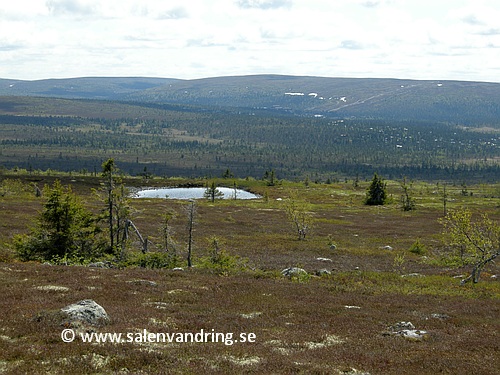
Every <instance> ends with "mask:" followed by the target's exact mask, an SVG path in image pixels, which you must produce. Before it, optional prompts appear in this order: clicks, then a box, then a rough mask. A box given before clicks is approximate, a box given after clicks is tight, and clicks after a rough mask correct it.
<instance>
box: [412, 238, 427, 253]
mask: <svg viewBox="0 0 500 375" xmlns="http://www.w3.org/2000/svg"><path fill="white" fill-rule="evenodd" d="M410 253H413V254H417V255H424V254H426V253H427V249H426V248H425V245H424V244H423V243H421V242H420V240H416V241H415V242H414V243H413V244H412V245H411V246H410Z"/></svg>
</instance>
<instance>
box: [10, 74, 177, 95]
mask: <svg viewBox="0 0 500 375" xmlns="http://www.w3.org/2000/svg"><path fill="white" fill-rule="evenodd" d="M175 81H176V80H175V79H168V78H143V77H125V78H112V77H109V78H108V77H85V78H67V79H46V80H38V81H21V80H9V79H0V95H6V96H7V95H8V96H48V97H59V98H70V99H76V98H79V99H82V98H85V99H109V100H119V99H123V97H124V96H125V95H128V94H131V93H133V92H136V91H143V90H146V89H150V88H152V87H157V86H162V85H165V84H166V83H168V82H175Z"/></svg>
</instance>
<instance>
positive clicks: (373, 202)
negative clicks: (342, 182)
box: [365, 173, 387, 206]
mask: <svg viewBox="0 0 500 375" xmlns="http://www.w3.org/2000/svg"><path fill="white" fill-rule="evenodd" d="M386 200H387V192H386V184H385V183H384V181H383V180H382V178H380V177H379V176H378V175H377V173H375V174H374V175H373V179H372V182H371V184H370V187H369V188H368V191H367V193H366V199H365V204H367V205H369V206H378V205H383V204H385V202H386Z"/></svg>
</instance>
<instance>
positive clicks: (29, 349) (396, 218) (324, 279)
mask: <svg viewBox="0 0 500 375" xmlns="http://www.w3.org/2000/svg"><path fill="white" fill-rule="evenodd" d="M16 173H17V175H16ZM16 173H5V174H4V175H3V176H2V186H3V196H2V197H1V198H0V199H1V205H2V209H1V210H0V215H1V220H0V222H1V223H2V231H1V234H0V235H1V238H0V242H1V243H2V251H1V255H2V261H3V263H2V265H1V269H0V272H1V274H2V278H1V280H2V281H1V283H2V285H1V290H2V295H3V296H4V298H3V299H2V302H1V304H2V311H3V312H4V313H3V316H2V318H1V319H2V336H1V339H0V345H1V347H2V350H1V352H2V360H1V362H0V365H1V366H2V369H3V370H4V371H7V372H11V373H46V372H54V373H55V372H57V373H75V372H76V371H77V372H79V373H110V372H117V373H127V372H132V373H141V372H143V373H161V372H165V371H167V372H168V373H198V372H199V371H201V370H202V371H203V372H205V373H231V372H232V373H235V372H236V373H283V374H285V373H325V374H326V373H349V371H351V372H350V373H356V372H353V371H354V370H353V369H356V370H358V371H359V372H358V373H362V372H365V373H370V374H401V373H415V374H417V373H418V374H435V373H450V374H466V373H471V372H473V373H475V374H492V373H494V372H495V371H496V369H497V368H498V366H499V365H500V363H499V359H498V356H497V353H498V350H499V347H498V331H499V323H498V314H499V311H500V302H499V301H500V300H499V298H500V287H499V284H498V281H497V279H496V278H494V277H492V276H494V275H498V273H499V271H500V270H499V268H498V265H496V264H494V263H493V264H490V265H489V266H488V267H487V268H486V270H485V272H484V273H483V275H482V277H481V280H480V282H479V283H477V284H472V283H468V284H466V285H463V286H461V285H460V279H459V278H458V279H457V278H455V276H458V275H464V274H466V273H467V272H469V271H470V268H469V267H459V266H457V265H456V264H455V265H451V264H448V263H446V262H444V261H443V255H445V253H446V250H447V243H446V240H445V239H444V238H443V237H442V232H443V227H442V225H440V223H439V221H438V220H439V219H440V218H441V217H442V216H443V200H442V198H443V197H442V195H443V190H442V188H443V184H437V183H424V182H415V183H414V185H413V194H414V197H415V199H416V203H417V208H416V210H414V211H411V212H403V211H402V210H401V206H400V202H399V198H400V196H401V194H402V189H401V186H400V182H398V181H388V193H389V196H390V197H391V202H390V203H389V204H387V205H384V206H366V205H364V204H363V199H364V196H365V194H366V188H367V187H368V182H365V181H360V182H359V186H357V187H355V186H353V185H354V184H353V181H352V180H349V181H347V182H342V183H335V184H315V183H308V184H304V183H303V182H300V183H297V182H287V181H281V183H280V184H277V185H276V186H268V183H266V181H259V180H253V179H247V180H237V184H238V186H240V187H242V188H246V189H248V190H250V191H252V192H255V193H257V194H259V195H261V196H262V197H263V198H262V199H259V200H251V201H244V200H217V201H215V202H214V203H211V202H209V201H206V200H199V201H197V206H198V210H197V215H196V223H195V232H194V250H193V253H194V260H193V264H194V267H193V268H192V269H190V270H188V269H187V268H186V264H185V256H186V247H187V244H186V241H187V229H186V222H187V216H186V212H185V207H186V204H187V203H186V202H183V201H175V200H165V199H134V200H131V206H132V207H133V211H132V212H133V213H132V219H133V220H134V223H135V224H136V225H137V227H138V228H140V230H141V233H142V234H143V235H145V236H148V238H149V239H150V240H151V242H152V244H154V245H156V246H154V245H151V246H150V251H153V252H154V251H158V250H161V245H160V244H161V234H160V223H161V220H162V216H163V215H164V213H165V212H166V210H173V212H175V217H174V219H173V221H172V239H173V241H174V242H175V243H176V246H177V249H178V252H179V255H180V262H181V263H180V264H179V265H180V266H182V267H184V269H185V271H172V270H169V269H147V268H141V267H127V268H111V269H95V268H89V267H84V266H77V265H72V266H64V265H52V266H50V265H44V264H39V263H21V262H19V261H17V260H16V259H15V258H14V251H13V248H12V240H11V239H12V236H13V235H14V234H16V233H26V232H27V231H28V229H29V225H30V223H33V221H34V220H35V218H36V217H37V213H38V212H39V211H40V210H41V209H42V205H43V202H44V199H45V198H44V197H38V198H37V197H35V195H34V191H33V185H32V184H33V182H36V183H37V184H38V185H39V186H40V187H41V186H43V185H44V184H52V182H53V181H54V179H56V178H58V179H60V180H61V181H62V183H63V184H71V185H72V187H73V190H74V192H75V193H76V194H78V195H79V196H80V197H81V198H82V199H83V201H84V202H85V204H86V206H88V207H90V208H91V209H92V210H94V211H95V212H98V211H99V210H100V209H102V202H100V201H99V200H97V199H96V197H95V194H93V193H92V188H99V186H100V185H99V184H100V179H99V178H95V177H91V176H83V175H77V174H72V175H69V174H62V173H57V175H55V174H56V173H53V174H54V175H52V176H47V175H39V176H29V174H24V175H20V172H16ZM13 181H18V182H13ZM124 182H125V184H126V185H127V186H130V187H141V186H145V185H146V186H173V185H183V184H186V185H192V184H201V185H204V184H205V183H206V181H205V180H185V179H162V178H152V179H149V180H147V181H145V180H144V178H125V180H124ZM232 182H233V180H231V181H230V183H229V184H228V185H229V186H231V183H232ZM217 183H218V185H222V184H224V183H226V184H227V183H228V181H226V180H223V179H220V180H218V181H217ZM463 190H464V187H463V186H460V185H456V186H453V185H448V186H447V192H448V193H447V194H448V196H447V209H448V210H454V209H458V208H460V207H464V206H466V207H469V208H470V209H471V210H473V212H474V213H475V214H479V213H481V212H486V213H488V214H489V215H491V217H492V218H494V219H495V220H498V218H499V216H498V215H499V212H498V199H499V198H498V197H499V186H498V185H487V184H482V185H469V186H467V192H468V194H467V195H464V191H463ZM293 191H295V192H298V194H297V195H294V196H298V197H300V198H299V199H300V201H301V202H303V203H305V204H307V207H308V210H309V212H310V213H311V215H312V219H313V220H312V228H313V230H312V232H311V233H310V235H308V237H307V238H306V240H302V241H300V240H298V239H297V236H296V233H295V232H294V229H293V227H292V226H291V224H290V223H289V221H288V220H287V216H286V214H285V210H284V203H285V201H286V198H287V197H289V195H290V193H291V192H293ZM471 193H472V194H471ZM213 236H217V238H218V239H219V240H220V244H221V248H223V249H224V251H226V252H227V253H228V254H230V255H231V256H234V257H240V258H241V260H244V262H243V261H242V262H241V265H242V267H237V268H228V269H226V270H223V269H222V270H221V269H214V268H210V267H206V262H204V260H203V258H204V259H206V257H207V256H209V254H210V241H209V240H210V239H211V238H213ZM416 240H419V241H420V242H421V243H422V244H423V245H425V249H426V252H425V253H422V254H415V253H412V252H411V251H410V248H411V246H412V244H413V243H415V241H416ZM332 244H335V249H333V247H332V246H331V245H332ZM388 246H390V248H389V247H388ZM140 252H141V246H140V244H139V243H138V242H135V241H132V242H131V243H130V244H129V246H128V247H127V256H128V257H133V256H134V254H140ZM292 266H296V267H301V268H303V269H305V270H306V271H307V272H308V273H309V274H308V275H307V277H292V278H291V279H290V278H287V277H283V276H282V275H281V273H280V271H281V270H283V269H285V268H287V267H292ZM321 269H327V270H329V271H331V274H330V275H323V276H315V272H316V271H318V270H321ZM408 275H410V276H408ZM140 280H142V281H143V282H140ZM145 281H147V282H145ZM149 281H150V282H153V283H148V282H149ZM47 285H52V286H58V287H63V288H60V289H57V288H54V289H47V290H45V289H44V290H40V288H39V287H43V286H47ZM82 299H93V300H95V301H96V302H98V303H100V304H101V305H102V306H103V307H104V308H105V309H106V311H107V312H108V314H109V315H110V317H111V324H109V325H107V326H104V327H100V328H95V330H96V331H97V332H139V331H142V330H143V329H147V331H148V332H198V331H200V330H201V329H204V330H205V331H210V330H212V329H214V330H215V331H217V332H235V333H238V334H239V333H240V332H252V333H255V335H256V341H255V343H236V344H234V345H225V344H222V343H220V342H219V343H215V342H212V343H193V344H186V343H174V344H167V343H159V344H152V343H136V342H134V343H123V344H112V343H106V344H99V345H97V344H89V343H84V342H82V341H81V340H76V341H75V342H73V343H64V342H62V341H61V338H60V334H61V329H62V328H63V327H61V326H60V325H59V323H58V322H57V321H56V320H54V319H53V318H51V316H52V315H51V311H55V310H58V309H60V308H62V307H64V306H66V305H68V304H70V303H74V302H76V301H79V300H82ZM401 321H411V322H412V323H413V324H414V325H415V326H416V327H417V328H418V329H420V330H425V331H427V333H428V334H427V335H426V337H425V339H424V340H422V341H411V340H407V339H405V338H403V337H399V336H392V335H386V334H385V332H386V331H387V328H388V327H389V326H391V325H393V324H395V323H397V322H401Z"/></svg>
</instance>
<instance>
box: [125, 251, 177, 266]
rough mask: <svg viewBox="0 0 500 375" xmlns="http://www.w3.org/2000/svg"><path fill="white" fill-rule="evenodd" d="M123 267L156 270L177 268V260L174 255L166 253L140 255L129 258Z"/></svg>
mask: <svg viewBox="0 0 500 375" xmlns="http://www.w3.org/2000/svg"><path fill="white" fill-rule="evenodd" d="M124 265H125V266H137V267H142V268H156V269H158V268H174V267H177V266H178V259H177V257H176V256H175V255H173V254H171V253H166V252H151V253H146V254H142V253H141V254H134V255H132V256H130V257H129V259H127V260H126V261H125V264H124Z"/></svg>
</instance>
